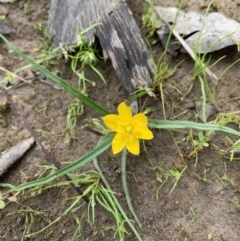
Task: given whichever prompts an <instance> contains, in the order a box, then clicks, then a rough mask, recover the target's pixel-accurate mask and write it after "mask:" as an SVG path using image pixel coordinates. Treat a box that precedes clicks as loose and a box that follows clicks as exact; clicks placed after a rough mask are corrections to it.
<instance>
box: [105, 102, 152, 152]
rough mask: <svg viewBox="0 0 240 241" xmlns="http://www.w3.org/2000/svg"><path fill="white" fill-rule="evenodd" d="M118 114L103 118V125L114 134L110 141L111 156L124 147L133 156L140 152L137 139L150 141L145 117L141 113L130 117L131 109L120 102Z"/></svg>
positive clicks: (150, 135)
mask: <svg viewBox="0 0 240 241" xmlns="http://www.w3.org/2000/svg"><path fill="white" fill-rule="evenodd" d="M118 114H119V115H114V114H109V115H106V116H105V117H103V122H104V123H105V125H106V126H107V127H108V128H109V129H111V130H113V131H115V132H116V134H115V136H114V138H113V141H112V151H113V154H117V153H119V152H121V151H122V150H123V148H124V147H126V148H127V149H128V151H129V152H131V153H132V154H134V155H138V154H139V152H140V147H139V139H144V140H151V139H152V138H153V133H152V131H150V130H149V129H148V127H147V123H148V120H147V117H146V116H145V115H144V114H143V113H138V114H136V115H135V116H132V110H131V107H129V106H127V105H126V103H125V102H122V103H121V104H120V105H119V106H118Z"/></svg>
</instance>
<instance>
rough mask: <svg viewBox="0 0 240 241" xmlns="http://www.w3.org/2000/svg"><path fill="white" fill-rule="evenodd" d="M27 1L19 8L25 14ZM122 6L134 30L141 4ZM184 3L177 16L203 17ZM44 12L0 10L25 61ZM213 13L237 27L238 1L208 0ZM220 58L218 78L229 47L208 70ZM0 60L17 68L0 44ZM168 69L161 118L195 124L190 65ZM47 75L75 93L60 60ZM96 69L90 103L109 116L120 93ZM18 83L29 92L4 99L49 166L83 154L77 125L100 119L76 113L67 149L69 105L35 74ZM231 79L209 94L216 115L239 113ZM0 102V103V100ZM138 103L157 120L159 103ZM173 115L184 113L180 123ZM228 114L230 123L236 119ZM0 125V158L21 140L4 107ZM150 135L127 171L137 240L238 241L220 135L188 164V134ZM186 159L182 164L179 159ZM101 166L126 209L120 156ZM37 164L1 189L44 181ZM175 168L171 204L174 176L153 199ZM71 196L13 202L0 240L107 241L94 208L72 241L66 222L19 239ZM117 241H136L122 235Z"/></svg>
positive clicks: (230, 171) (92, 140) (49, 194)
mask: <svg viewBox="0 0 240 241" xmlns="http://www.w3.org/2000/svg"><path fill="white" fill-rule="evenodd" d="M26 2H28V7H27V9H25V10H24V3H26ZM166 2H167V3H166ZM127 3H128V5H129V8H130V9H131V10H132V12H133V14H134V17H135V18H136V21H137V23H138V24H139V26H140V27H141V26H142V22H141V17H142V14H143V13H144V11H145V10H146V6H147V5H146V4H145V3H144V1H143V0H132V1H130V0H129V1H127ZM186 3H187V5H186V7H185V10H186V11H187V10H194V11H198V12H201V11H204V10H205V9H206V6H207V4H208V1H204V0H203V1H196V0H192V1H186ZM158 4H160V5H163V6H167V5H168V6H176V4H177V1H173V0H172V1H160V0H159V1H158ZM48 8H49V1H48V0H40V1H37V0H30V1H21V0H19V1H16V2H14V3H9V4H7V3H1V4H0V14H1V15H6V23H7V24H8V25H9V27H11V28H13V29H14V30H15V32H14V33H13V34H11V35H10V36H9V40H10V41H12V42H13V43H14V44H15V45H16V46H17V47H19V48H20V49H21V50H22V51H23V52H24V53H25V54H27V55H30V56H36V55H38V54H39V53H40V52H39V51H40V49H41V47H42V43H43V40H42V39H41V38H40V36H41V34H39V32H38V31H37V29H36V26H37V25H38V24H39V23H41V24H43V25H45V24H46V21H47V15H48ZM214 10H215V11H219V12H222V13H224V14H225V15H226V16H228V17H231V18H233V19H235V20H237V21H239V22H240V15H239V12H240V5H239V1H237V0H236V1H227V0H225V1H222V0H219V1H216V4H215V8H214ZM153 51H154V54H155V55H156V56H160V54H161V52H162V47H161V45H160V43H158V44H157V45H154V46H153ZM223 55H225V56H226V57H225V58H224V60H222V61H221V62H220V63H218V64H217V65H216V66H214V67H213V68H212V71H213V72H214V73H215V74H216V75H219V74H221V73H222V71H223V70H224V69H225V68H226V67H228V66H229V65H230V64H231V63H233V62H234V61H236V60H237V59H238V58H239V53H238V52H237V50H236V48H227V49H224V50H221V51H218V52H216V53H213V54H212V56H211V61H214V60H217V59H218V58H220V57H221V56H223ZM0 61H1V62H0V63H1V64H0V66H1V67H4V68H5V69H7V70H9V71H13V72H14V71H16V70H17V69H18V68H19V67H21V66H24V65H25V63H24V61H23V60H21V59H20V58H19V57H17V56H16V55H14V54H13V53H11V52H10V51H9V50H8V48H7V46H6V45H5V44H4V43H3V42H0ZM179 63H180V64H179ZM177 65H178V67H177V68H176V71H175V72H174V74H173V75H172V76H171V77H169V78H168V79H167V80H166V81H165V83H164V86H163V94H164V100H165V108H166V117H167V119H173V118H177V119H182V120H196V115H195V110H194V108H193V107H194V104H193V103H195V102H196V101H200V100H201V88H200V84H199V82H198V81H194V82H193V78H192V76H193V66H194V64H193V62H192V60H191V59H190V57H189V56H188V55H187V54H178V55H177V56H169V66H170V67H172V68H174V66H177ZM50 67H51V68H52V70H53V71H55V72H56V73H58V74H59V75H60V76H61V77H62V78H64V79H65V80H67V81H69V82H70V83H72V84H76V78H75V77H74V75H73V74H72V72H71V70H70V67H69V64H66V63H65V62H64V61H63V60H62V59H60V60H59V61H58V62H56V63H55V64H54V65H52V66H50ZM98 68H99V70H100V71H101V72H102V74H103V75H104V77H105V78H106V81H107V84H106V85H104V84H103V83H102V82H101V80H99V78H98V77H97V76H96V75H94V74H92V73H89V78H92V79H93V80H94V81H96V83H97V84H96V87H92V88H90V89H89V96H91V97H92V98H93V99H94V100H96V101H97V102H98V103H100V104H102V105H103V106H105V107H106V108H108V109H110V110H112V111H115V110H116V106H117V105H118V103H119V102H121V101H122V100H124V98H126V97H127V95H126V92H125V91H124V89H123V88H122V87H121V85H120V82H119V80H118V78H117V76H116V74H115V72H114V71H113V69H112V67H111V64H110V62H107V63H104V62H100V64H99V65H98ZM5 74H6V73H4V72H3V71H1V72H0V76H1V78H3V77H5ZM20 75H21V76H22V77H23V78H25V79H26V80H30V81H31V84H26V83H21V81H20V82H19V83H13V87H12V88H11V89H10V90H9V93H10V94H11V95H12V96H13V98H14V100H15V102H16V103H17V105H18V107H19V108H20V109H21V111H22V113H23V114H24V115H25V117H26V118H27V120H28V121H29V123H30V124H31V126H32V127H33V128H34V130H35V131H36V132H37V134H38V136H39V138H40V139H41V141H42V142H43V144H44V146H45V147H46V148H47V149H48V150H49V151H50V152H51V153H52V155H54V157H55V158H56V159H57V161H58V162H59V163H61V164H62V165H64V164H66V163H69V162H71V161H73V160H76V159H77V158H79V157H81V156H83V155H84V154H85V153H87V152H88V151H89V150H91V148H93V147H94V145H95V144H96V143H97V140H98V138H99V137H98V136H97V135H95V134H94V133H92V132H89V131H87V130H84V129H83V128H82V127H83V126H84V124H85V120H86V118H88V117H98V118H100V116H99V115H97V114H96V113H95V112H92V111H91V110H89V109H88V108H86V109H85V112H84V114H83V115H82V116H80V117H79V118H78V123H77V127H76V138H75V140H74V141H72V142H66V114H67V107H68V105H69V104H70V103H71V102H72V100H73V97H72V96H70V95H68V94H66V93H65V92H64V91H61V90H58V89H56V88H54V87H52V86H50V85H48V84H46V83H43V82H41V81H39V80H40V79H41V78H43V76H41V75H40V74H39V73H38V72H37V71H34V70H28V71H24V73H23V72H21V73H20ZM239 76H240V68H239V63H237V64H236V65H234V66H233V67H232V68H231V69H230V70H229V71H228V72H227V73H226V74H225V75H224V76H223V77H222V79H221V80H220V82H219V84H218V85H217V87H216V104H217V107H218V111H219V113H228V112H236V113H238V111H239V105H240V104H239V100H240V96H239V93H240V84H239V81H240V79H239ZM192 83H193V84H194V85H193V89H192V91H191V92H190V94H188V95H187V96H185V98H183V100H182V97H183V96H184V94H185V93H186V92H187V90H188V89H189V87H190V86H191V84H192ZM0 95H1V98H2V95H3V93H0ZM141 104H142V106H143V107H154V111H153V113H152V116H153V117H156V118H160V119H161V118H162V119H163V118H164V116H163V111H162V102H161V98H160V97H159V98H157V99H152V98H150V97H147V98H145V99H143V100H142V102H141ZM182 113H184V114H183V115H181V114H182ZM237 115H238V114H235V117H236V118H237ZM212 118H213V119H214V118H216V116H213V117H212ZM238 119H239V118H238ZM0 120H1V122H0V151H4V150H6V149H8V148H9V147H10V146H12V145H13V144H15V143H17V142H18V141H20V140H23V139H25V138H27V137H29V136H30V133H29V132H28V131H27V130H26V129H25V128H24V125H23V123H22V122H21V120H20V118H19V117H18V116H17V115H16V113H14V111H13V110H12V109H11V108H9V109H8V110H7V111H4V112H2V113H1V119H0ZM231 127H233V128H236V129H237V128H238V125H236V124H232V125H231ZM194 133H195V132H194ZM154 134H155V138H154V140H153V141H152V142H149V143H148V144H147V153H146V152H142V155H141V156H139V157H133V156H131V157H129V159H128V163H127V170H128V173H129V176H128V177H129V179H128V183H129V188H130V193H131V196H132V201H133V205H134V207H135V209H136V212H137V214H138V216H139V218H140V220H141V222H142V228H141V229H139V232H140V234H141V236H142V237H143V239H144V240H145V241H160V240H163V241H172V240H177V241H185V240H192V241H206V240H214V241H239V240H240V229H239V226H240V219H239V218H240V216H239V205H240V203H239V202H240V201H239V200H240V195H239V187H240V176H239V173H240V166H239V162H238V160H237V158H236V159H234V160H233V161H229V158H228V157H225V156H224V155H223V154H222V153H221V151H220V149H222V150H226V149H227V148H228V147H229V146H230V145H229V142H228V141H227V140H226V135H225V134H219V133H215V134H212V135H211V137H210V140H209V146H208V147H203V148H202V149H201V150H199V151H198V152H197V155H196V154H195V155H189V154H190V153H191V151H192V150H193V149H194V148H193V146H192V142H191V141H190V140H191V138H190V137H191V135H190V134H191V132H190V130H183V131H181V132H179V131H178V132H175V131H173V132H169V131H166V130H163V131H156V132H154ZM231 138H233V137H231ZM187 156H190V157H189V158H187ZM100 161H101V167H102V169H103V170H104V172H105V175H106V177H107V178H108V180H109V182H110V184H111V186H112V187H113V188H114V190H115V191H116V192H117V193H118V194H119V199H120V200H121V202H122V203H123V205H124V207H126V206H125V204H124V203H125V202H124V201H125V200H124V195H120V193H122V189H121V176H120V174H119V172H118V171H117V170H118V169H119V166H120V161H119V156H117V157H115V156H113V155H112V154H111V152H110V151H108V152H107V153H106V154H104V155H103V156H102V157H101V160H100ZM46 164H49V163H47V161H46V158H45V156H44V155H43V153H42V152H41V150H40V149H39V148H38V147H37V146H35V147H34V148H32V149H31V150H30V151H29V152H28V153H27V154H26V155H25V156H24V157H23V158H22V159H21V160H20V161H19V163H17V164H16V165H14V166H13V167H12V168H11V169H10V170H9V171H8V172H7V173H6V174H5V175H4V176H2V177H1V178H0V182H2V183H12V184H14V185H17V184H19V183H21V182H24V181H27V180H33V179H34V178H36V177H39V175H41V174H42V173H43V169H41V168H40V165H46ZM184 167H186V170H185V171H184V173H183V175H182V176H181V178H180V180H179V182H178V184H177V185H176V187H175V188H174V190H173V191H172V193H171V195H169V193H170V191H171V189H172V187H173V185H174V181H175V179H174V178H173V177H169V179H168V180H167V181H166V183H165V185H163V186H162V188H161V189H159V193H158V198H157V197H156V193H157V190H158V188H159V187H160V185H161V184H162V181H163V180H164V179H165V178H166V172H164V171H163V170H174V169H177V170H180V171H181V170H183V168H184ZM86 169H93V167H92V166H91V165H87V166H86V167H84V170H86ZM224 177H225V178H224ZM226 177H228V179H227V178H226ZM74 195H75V193H74V190H72V189H71V188H69V189H67V190H66V189H62V188H60V187H58V188H57V187H55V188H51V189H47V190H45V191H43V192H42V193H41V194H40V195H37V194H36V195H35V197H29V198H27V199H26V198H25V199H24V200H21V197H24V194H19V196H18V198H19V200H18V202H19V203H14V202H13V203H10V204H9V205H7V206H6V207H5V208H4V209H3V210H1V211H0V240H4V241H13V240H17V241H18V240H35V241H40V240H41V241H43V240H53V241H57V240H59V241H60V240H64V241H66V240H69V241H70V240H74V241H75V240H89V241H90V240H91V241H92V240H104V241H105V240H109V241H110V240H115V238H114V232H113V231H111V230H110V231H107V227H110V226H114V225H115V224H114V220H113V218H112V217H110V216H109V214H107V213H106V211H104V210H103V209H102V208H101V207H99V206H97V207H96V221H95V224H94V225H93V226H90V225H89V223H88V221H87V218H83V220H82V235H81V236H79V237H74V233H75V231H76V223H75V219H74V218H73V216H72V215H70V214H69V215H67V216H65V217H63V218H62V219H61V221H60V222H58V223H56V224H55V225H53V226H52V227H50V228H49V229H47V230H45V231H43V232H41V233H39V234H37V235H35V236H31V237H29V238H27V237H25V236H24V233H25V234H28V233H33V232H36V231H38V230H40V229H42V228H43V227H45V226H46V225H47V224H48V222H49V221H53V220H54V219H55V218H56V217H58V216H59V215H61V214H62V213H63V212H64V210H65V209H66V207H67V206H68V205H69V200H68V198H69V197H73V196H74ZM85 206H86V204H85ZM31 210H34V211H35V212H33V211H32V212H31ZM126 210H127V209H126ZM37 211H38V212H39V213H37ZM82 214H83V213H82V211H79V213H78V215H79V217H81V215H82ZM28 228H29V230H28ZM104 230H105V231H104ZM103 231H104V232H103ZM103 233H104V235H103ZM116 240H117V239H116ZM126 240H127V241H135V240H136V238H135V237H134V236H133V235H132V234H131V233H129V236H128V237H127V238H126Z"/></svg>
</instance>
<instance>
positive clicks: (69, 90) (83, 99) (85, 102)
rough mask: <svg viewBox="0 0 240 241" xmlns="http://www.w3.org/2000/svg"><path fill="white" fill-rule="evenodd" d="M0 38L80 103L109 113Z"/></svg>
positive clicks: (101, 112) (103, 113)
mask: <svg viewBox="0 0 240 241" xmlns="http://www.w3.org/2000/svg"><path fill="white" fill-rule="evenodd" d="M0 39H2V40H3V41H4V42H5V43H6V44H7V45H8V47H9V48H10V49H11V50H12V51H14V52H15V53H16V54H18V55H19V56H20V57H21V58H23V59H24V60H25V61H26V62H27V63H28V64H31V65H32V66H33V67H34V68H36V69H37V70H39V71H40V72H41V73H43V74H44V75H45V76H46V77H47V78H49V79H51V80H52V81H54V82H55V83H57V84H58V85H60V86H61V87H62V88H64V89H65V90H66V91H67V92H69V93H70V94H72V95H73V96H75V97H76V98H78V99H79V100H81V101H82V103H84V104H85V105H87V106H88V107H90V108H92V109H94V110H96V111H98V112H99V113H100V114H101V115H107V114H109V111H108V110H106V109H105V108H103V107H102V106H100V105H98V104H97V103H96V102H95V101H93V100H92V99H90V98H89V97H87V96H85V95H84V94H82V93H81V92H79V91H78V90H77V89H75V88H73V87H72V86H71V85H69V84H68V83H67V82H65V81H64V80H63V79H61V78H60V77H58V76H56V75H55V74H53V73H52V72H50V71H49V70H47V69H46V68H44V67H43V66H41V65H39V64H37V63H36V62H34V61H33V60H32V59H31V58H29V57H28V56H26V55H25V54H23V53H22V52H21V51H20V50H19V49H18V48H17V47H16V46H15V45H13V44H12V43H10V42H9V41H8V40H7V39H6V38H4V37H3V36H2V35H1V34H0Z"/></svg>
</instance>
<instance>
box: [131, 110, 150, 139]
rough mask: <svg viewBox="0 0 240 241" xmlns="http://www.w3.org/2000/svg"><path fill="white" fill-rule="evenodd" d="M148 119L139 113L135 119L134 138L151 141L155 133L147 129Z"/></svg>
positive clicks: (133, 124)
mask: <svg viewBox="0 0 240 241" xmlns="http://www.w3.org/2000/svg"><path fill="white" fill-rule="evenodd" d="M147 122H148V120H147V117H146V116H145V115H144V114H143V113H138V114H137V115H135V116H134V117H133V121H132V126H133V128H134V136H135V137H136V138H139V139H143V140H151V139H152V138H153V133H152V131H151V130H149V129H148V127H147Z"/></svg>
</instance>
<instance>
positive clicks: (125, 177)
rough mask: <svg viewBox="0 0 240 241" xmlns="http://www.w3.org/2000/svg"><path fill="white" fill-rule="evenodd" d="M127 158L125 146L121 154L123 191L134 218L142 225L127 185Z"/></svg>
mask: <svg viewBox="0 0 240 241" xmlns="http://www.w3.org/2000/svg"><path fill="white" fill-rule="evenodd" d="M126 160H127V149H126V148H124V149H123V151H122V156H121V175H122V185H123V191H124V193H125V197H126V200H127V204H128V208H129V210H130V211H131V213H132V215H133V217H134V219H135V220H136V222H137V223H138V225H139V227H142V225H141V223H140V221H139V219H138V217H137V215H136V213H135V211H134V208H133V206H132V202H131V197H130V194H129V191H128V185H127V171H126Z"/></svg>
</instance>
